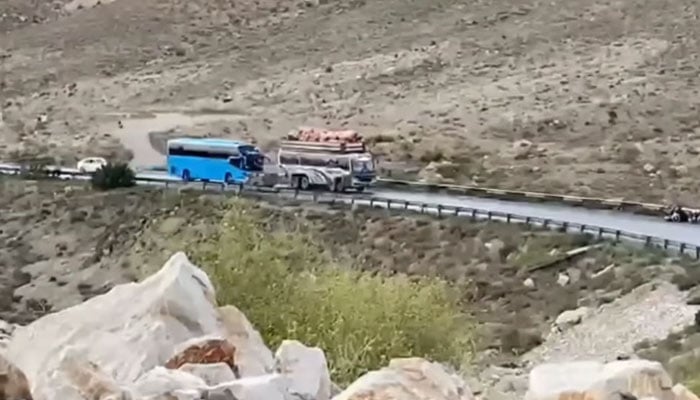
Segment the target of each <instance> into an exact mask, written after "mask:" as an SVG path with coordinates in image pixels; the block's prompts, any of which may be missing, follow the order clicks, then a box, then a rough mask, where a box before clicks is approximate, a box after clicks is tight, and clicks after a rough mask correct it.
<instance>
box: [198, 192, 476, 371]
mask: <svg viewBox="0 0 700 400" xmlns="http://www.w3.org/2000/svg"><path fill="white" fill-rule="evenodd" d="M256 220H257V219H256V217H255V215H254V214H253V213H252V212H251V210H250V209H247V208H246V207H245V206H241V205H240V203H238V202H236V203H234V205H233V207H232V208H231V210H230V211H229V212H228V215H227V216H226V217H225V218H224V219H223V220H222V229H221V232H220V235H219V236H218V237H216V238H208V239H206V242H204V243H202V242H201V241H200V243H199V244H197V245H196V247H193V248H192V250H193V251H190V252H189V253H190V254H191V255H192V258H193V260H194V261H195V262H197V263H198V264H199V265H201V266H202V267H203V268H205V269H207V270H208V272H209V274H210V276H212V280H213V281H214V283H215V285H216V286H217V296H218V301H219V304H233V305H235V306H237V307H239V308H240V309H241V310H242V311H243V312H244V313H245V314H246V315H247V316H248V318H250V320H251V322H252V323H253V324H254V326H256V327H257V329H259V330H260V332H261V334H262V335H263V337H264V338H265V340H266V342H267V344H268V345H269V346H270V347H272V348H274V347H276V346H277V345H279V343H280V342H281V341H282V340H283V339H286V338H294V339H298V340H300V341H302V342H304V343H306V344H308V345H312V346H319V347H320V348H322V349H323V350H324V351H325V352H326V356H327V357H328V361H329V367H330V369H331V374H332V375H333V378H334V379H335V381H336V382H338V383H340V384H346V383H349V382H351V381H352V380H354V379H355V378H357V377H358V376H359V375H361V374H362V373H364V372H366V371H368V370H371V369H376V368H379V367H381V366H384V365H386V364H387V362H388V360H389V359H390V358H392V357H400V356H422V357H426V358H429V359H433V360H438V361H443V362H450V363H453V364H454V365H458V364H461V363H463V362H465V361H467V360H468V358H467V357H468V356H469V355H470V354H471V349H472V342H471V333H472V331H471V329H470V328H471V325H470V324H469V321H468V320H467V319H466V317H465V316H464V315H463V314H462V313H461V312H460V308H459V304H458V303H457V300H456V299H457V297H456V296H455V293H453V292H452V291H451V290H450V288H449V287H448V286H446V284H445V283H444V282H442V281H438V280H434V279H423V280H415V279H409V278H406V277H391V278H382V277H379V276H370V275H369V274H367V273H361V272H358V271H354V270H350V269H344V268H339V267H337V266H332V265H331V264H330V263H329V262H328V260H327V259H326V258H325V256H324V255H323V252H322V251H321V249H320V248H319V247H317V246H316V245H314V244H313V243H311V242H310V240H308V238H307V237H306V236H305V235H302V234H300V233H270V232H267V231H265V230H264V229H263V228H262V227H260V226H259V225H258V224H257V223H256Z"/></svg>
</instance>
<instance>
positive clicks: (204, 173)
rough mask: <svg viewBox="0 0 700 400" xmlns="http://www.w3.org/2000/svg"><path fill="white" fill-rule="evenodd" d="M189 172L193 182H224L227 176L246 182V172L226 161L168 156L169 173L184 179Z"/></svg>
mask: <svg viewBox="0 0 700 400" xmlns="http://www.w3.org/2000/svg"><path fill="white" fill-rule="evenodd" d="M185 170H187V171H189V173H190V179H192V180H208V181H211V182H223V181H224V179H225V178H226V174H227V173H229V174H231V177H232V179H233V181H234V182H236V183H239V182H245V181H246V180H247V176H248V175H247V174H246V172H245V171H243V170H241V169H238V168H235V167H233V166H232V165H230V164H229V163H228V162H227V161H226V160H220V159H206V158H199V157H186V156H168V173H169V174H171V175H175V176H179V177H182V174H183V172H184V171H185Z"/></svg>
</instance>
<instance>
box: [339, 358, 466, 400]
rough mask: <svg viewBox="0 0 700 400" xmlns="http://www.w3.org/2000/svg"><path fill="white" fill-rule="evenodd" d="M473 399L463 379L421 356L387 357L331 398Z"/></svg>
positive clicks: (356, 399)
mask: <svg viewBox="0 0 700 400" xmlns="http://www.w3.org/2000/svg"><path fill="white" fill-rule="evenodd" d="M368 399H381V400H473V399H474V395H473V394H472V392H471V390H470V389H469V388H468V387H467V385H466V383H465V382H464V380H462V379H461V378H460V377H458V376H457V375H455V374H453V373H450V372H448V371H447V370H446V369H445V367H443V366H442V365H440V364H437V363H432V362H429V361H427V360H424V359H422V358H401V359H394V360H391V362H390V363H389V366H388V367H385V368H382V369H380V370H378V371H372V372H369V373H367V374H365V375H363V376H361V377H360V378H359V379H358V380H357V381H355V382H354V383H353V384H351V385H350V386H349V387H348V388H347V389H345V391H343V392H342V393H340V394H339V395H337V396H335V397H334V398H333V400H368Z"/></svg>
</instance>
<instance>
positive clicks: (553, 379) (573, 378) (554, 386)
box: [525, 360, 680, 400]
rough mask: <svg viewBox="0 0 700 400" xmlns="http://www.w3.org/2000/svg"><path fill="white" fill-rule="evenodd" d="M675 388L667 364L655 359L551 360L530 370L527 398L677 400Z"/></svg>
mask: <svg viewBox="0 0 700 400" xmlns="http://www.w3.org/2000/svg"><path fill="white" fill-rule="evenodd" d="M672 388H673V383H672V382H671V378H670V376H669V375H668V374H667V373H666V371H665V370H664V368H663V366H662V365H661V364H660V363H657V362H653V361H648V360H624V361H613V362H610V363H607V364H603V363H600V362H592V361H577V362H569V363H551V364H542V365H539V366H537V367H535V368H533V370H532V371H531V372H530V381H529V388H528V391H527V393H526V395H525V400H565V399H576V398H581V399H589V400H608V399H633V398H637V399H642V398H654V399H657V400H675V399H676V394H675V393H674V391H673V390H672ZM679 392H680V391H679Z"/></svg>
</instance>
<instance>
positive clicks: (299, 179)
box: [292, 175, 310, 190]
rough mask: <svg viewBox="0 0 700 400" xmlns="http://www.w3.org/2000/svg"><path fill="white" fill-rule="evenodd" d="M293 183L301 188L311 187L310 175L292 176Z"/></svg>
mask: <svg viewBox="0 0 700 400" xmlns="http://www.w3.org/2000/svg"><path fill="white" fill-rule="evenodd" d="M292 185H293V186H294V187H295V188H296V189H299V190H308V189H309V186H310V185H309V177H308V176H306V175H295V176H293V177H292Z"/></svg>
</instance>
